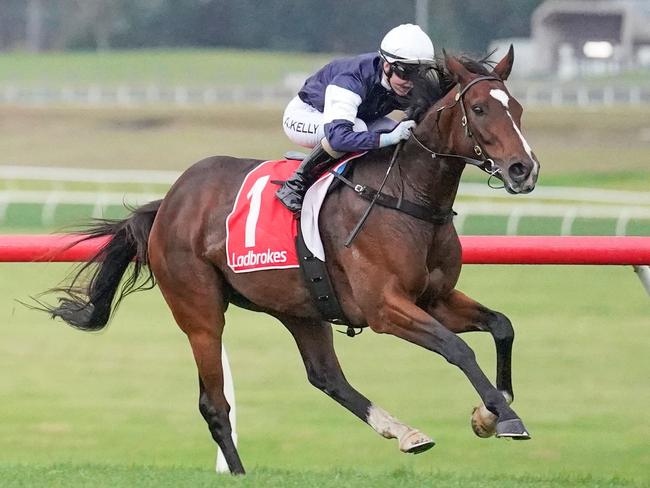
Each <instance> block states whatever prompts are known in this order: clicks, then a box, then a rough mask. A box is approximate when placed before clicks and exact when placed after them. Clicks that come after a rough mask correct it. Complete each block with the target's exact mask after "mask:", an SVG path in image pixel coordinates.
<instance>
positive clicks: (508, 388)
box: [427, 290, 515, 437]
mask: <svg viewBox="0 0 650 488" xmlns="http://www.w3.org/2000/svg"><path fill="white" fill-rule="evenodd" d="M427 312H429V313H430V314H431V315H432V316H433V317H434V318H435V319H437V320H438V321H440V322H441V323H442V324H443V325H444V326H445V327H446V328H448V329H449V330H451V331H452V332H455V333H457V334H460V333H462V332H474V331H487V332H489V333H490V334H492V337H493V339H494V344H495V347H496V354H497V374H496V383H497V389H498V390H499V391H500V392H501V393H502V394H503V396H504V397H505V398H506V401H507V402H508V403H512V401H513V399H514V393H513V390H512V379H511V358H512V343H513V341H514V338H515V331H514V329H513V328H512V324H511V323H510V320H509V319H508V318H507V317H506V316H505V315H503V314H502V313H499V312H495V311H493V310H490V309H488V308H486V307H484V306H483V305H481V304H480V303H478V302H477V301H475V300H472V299H471V298H469V297H468V296H466V295H465V294H463V293H461V292H459V291H458V290H454V291H452V293H451V294H450V295H449V296H447V297H445V298H444V299H443V300H438V301H436V302H435V303H433V304H431V306H430V307H429V308H428V309H427ZM496 424H497V417H496V415H494V414H493V413H492V412H490V411H489V410H488V409H487V408H486V407H485V405H484V404H481V405H479V406H478V407H476V408H475V409H474V411H473V412H472V429H473V430H474V433H475V434H476V435H477V436H479V437H491V436H492V435H494V433H495V431H496Z"/></svg>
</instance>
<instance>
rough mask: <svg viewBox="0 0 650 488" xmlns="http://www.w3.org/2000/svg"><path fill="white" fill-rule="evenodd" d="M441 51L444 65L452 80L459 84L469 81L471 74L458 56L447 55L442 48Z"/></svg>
mask: <svg viewBox="0 0 650 488" xmlns="http://www.w3.org/2000/svg"><path fill="white" fill-rule="evenodd" d="M442 52H443V54H444V56H445V66H446V67H447V71H449V72H450V73H451V74H452V76H453V77H454V81H455V82H457V83H460V84H461V85H465V84H466V83H467V82H469V80H470V79H471V78H472V74H471V73H470V72H469V70H468V69H467V68H465V66H463V63H461V62H460V61H459V60H458V58H455V57H454V56H449V55H448V54H447V51H445V50H444V49H443V51H442Z"/></svg>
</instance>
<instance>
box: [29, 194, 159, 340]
mask: <svg viewBox="0 0 650 488" xmlns="http://www.w3.org/2000/svg"><path fill="white" fill-rule="evenodd" d="M161 202H162V200H157V201H154V202H150V203H148V204H146V205H143V206H142V207H139V208H136V209H133V210H132V211H131V215H130V216H129V217H128V218H126V219H124V220H107V219H99V220H96V221H94V223H93V224H91V225H90V226H89V227H87V228H85V229H83V230H81V231H79V233H80V234H83V235H84V237H83V238H82V239H80V240H79V241H77V243H79V242H83V241H86V240H89V239H93V238H96V237H105V236H110V239H109V241H108V242H107V243H106V244H105V245H104V246H103V247H102V248H101V249H100V250H99V251H98V252H97V254H95V255H94V256H93V257H92V258H91V259H90V260H89V261H88V262H86V263H84V264H83V265H81V266H80V268H79V269H77V270H76V272H75V273H74V274H73V275H72V279H71V281H70V284H69V285H66V286H62V287H57V288H53V289H52V290H49V292H55V293H62V294H63V296H62V297H60V298H59V304H58V306H49V305H46V304H43V303H42V302H39V303H40V304H41V307H39V308H41V309H42V310H45V311H47V312H49V313H50V314H51V315H52V318H55V317H61V318H62V319H63V320H64V321H66V322H67V323H68V324H70V325H71V326H73V327H75V328H77V329H81V330H87V331H96V330H100V329H102V328H104V327H105V326H106V324H107V323H108V320H109V318H110V317H111V313H112V312H113V311H115V309H117V307H118V305H119V304H120V302H121V301H122V299H123V298H124V297H125V296H126V295H128V294H130V293H133V292H134V291H139V290H150V289H151V288H153V287H154V286H156V281H155V278H154V276H153V274H152V273H151V270H150V269H149V268H148V265H149V255H148V249H147V243H148V241H149V233H150V232H151V227H152V226H153V221H154V218H155V217H156V213H157V212H158V209H159V208H160V204H161ZM134 258H135V259H134ZM131 262H133V266H132V268H131V270H130V272H129V273H128V277H127V278H126V280H125V281H124V283H123V284H122V287H121V289H120V290H119V292H118V288H119V286H120V281H122V277H123V276H124V274H125V273H126V272H127V268H128V267H129V265H130V264H131ZM144 270H146V272H145V275H144V277H143V279H140V278H141V275H142V273H143V271H144ZM49 292H46V293H49ZM116 294H117V300H114V298H115V295H116Z"/></svg>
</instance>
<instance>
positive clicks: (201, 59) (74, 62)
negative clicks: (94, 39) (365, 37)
mask: <svg viewBox="0 0 650 488" xmlns="http://www.w3.org/2000/svg"><path fill="white" fill-rule="evenodd" d="M330 59H331V56H328V55H325V54H298V53H280V52H272V51H244V50H237V49H221V50H212V49H206V50H201V49H185V50H184V49H169V50H165V49H150V50H146V49H143V50H133V51H112V52H109V53H95V52H68V53H44V54H29V53H24V52H7V53H3V54H2V56H0V85H7V84H15V85H22V86H46V87H63V86H87V85H90V84H99V85H101V86H118V85H121V84H130V85H137V86H147V85H150V84H158V85H162V86H175V85H186V86H214V85H216V86H224V85H225V86H262V85H266V84H269V83H271V84H277V83H282V81H283V79H284V77H285V75H286V74H288V73H304V74H308V73H311V72H312V71H314V70H316V69H317V68H320V67H321V66H322V65H324V64H325V63H326V62H328V61H329V60H330Z"/></svg>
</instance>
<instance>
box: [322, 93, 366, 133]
mask: <svg viewBox="0 0 650 488" xmlns="http://www.w3.org/2000/svg"><path fill="white" fill-rule="evenodd" d="M359 105H361V97H360V96H359V95H357V94H356V93H354V92H353V91H350V90H346V89H345V88H341V87H340V86H336V85H327V88H326V89H325V104H324V107H323V124H327V123H329V122H331V121H332V120H340V119H343V120H349V121H350V122H352V123H353V124H354V120H355V119H356V118H357V110H358V109H359Z"/></svg>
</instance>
